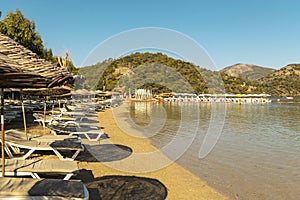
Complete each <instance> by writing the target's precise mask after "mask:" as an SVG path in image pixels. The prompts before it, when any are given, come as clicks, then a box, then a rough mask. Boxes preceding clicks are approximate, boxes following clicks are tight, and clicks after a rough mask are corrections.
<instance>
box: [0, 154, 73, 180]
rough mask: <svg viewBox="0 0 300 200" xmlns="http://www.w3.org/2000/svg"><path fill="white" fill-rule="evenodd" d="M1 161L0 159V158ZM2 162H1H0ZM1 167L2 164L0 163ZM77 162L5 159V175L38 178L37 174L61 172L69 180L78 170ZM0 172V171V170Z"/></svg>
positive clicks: (56, 173) (0, 166)
mask: <svg viewBox="0 0 300 200" xmlns="http://www.w3.org/2000/svg"><path fill="white" fill-rule="evenodd" d="M0 161H1V159H0ZM1 163H2V162H1ZM0 168H1V169H2V164H0ZM78 170H79V169H78V166H77V163H76V162H74V161H62V160H53V159H47V160H46V159H45V160H42V159H40V160H17V159H5V176H31V177H32V178H38V179H40V176H39V174H40V175H41V174H50V173H51V174H54V175H58V174H63V175H65V176H64V180H69V179H70V178H71V177H72V176H73V175H74V174H75V173H77V172H78ZM0 172H1V171H0ZM1 175H2V173H1V174H0V176H1Z"/></svg>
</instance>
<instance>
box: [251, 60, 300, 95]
mask: <svg viewBox="0 0 300 200" xmlns="http://www.w3.org/2000/svg"><path fill="white" fill-rule="evenodd" d="M257 84H258V85H261V87H262V88H264V90H265V92H266V93H269V94H272V95H274V96H300V64H290V65H287V66H285V67H283V68H281V69H280V70H276V71H274V72H273V73H271V74H269V75H267V76H266V77H263V78H261V79H259V80H258V83H257Z"/></svg>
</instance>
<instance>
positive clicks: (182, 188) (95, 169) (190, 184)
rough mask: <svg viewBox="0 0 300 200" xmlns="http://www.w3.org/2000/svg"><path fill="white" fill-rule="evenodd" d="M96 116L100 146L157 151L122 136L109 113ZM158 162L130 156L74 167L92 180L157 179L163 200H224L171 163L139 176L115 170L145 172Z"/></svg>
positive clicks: (137, 139)
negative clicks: (103, 135) (102, 136)
mask: <svg viewBox="0 0 300 200" xmlns="http://www.w3.org/2000/svg"><path fill="white" fill-rule="evenodd" d="M97 115H98V119H99V121H100V125H101V126H102V127H103V128H104V129H103V130H104V132H105V133H106V134H108V136H109V137H110V138H109V139H104V140H100V146H101V145H103V144H107V145H108V144H117V145H122V146H125V147H127V148H130V149H132V152H134V153H147V152H153V151H158V149H157V148H155V147H154V146H153V145H152V144H151V140H150V139H148V138H141V137H133V136H130V135H128V134H125V133H124V132H123V131H122V130H121V129H120V128H119V127H118V125H117V123H116V121H115V120H114V115H113V112H112V109H107V110H106V111H105V112H99V113H98V114H97ZM158 152H159V151H158ZM159 153H160V152H159ZM160 154H161V153H160ZM160 157H162V158H163V159H168V158H167V157H166V156H164V155H162V156H161V155H160ZM160 161H161V159H157V161H153V160H150V161H149V160H142V161H140V162H136V160H132V156H128V157H126V158H123V159H120V160H117V161H110V162H79V163H78V166H79V169H82V170H91V171H92V173H93V176H94V177H95V178H98V177H103V176H112V175H120V176H137V177H144V178H151V179H157V180H158V181H160V182H161V183H162V184H163V185H164V186H165V187H166V188H167V191H168V196H167V198H166V199H195V200H196V199H197V200H198V199H228V197H226V196H225V195H223V194H221V193H219V192H218V191H216V190H215V189H213V188H212V187H210V186H209V185H208V184H207V183H206V182H205V181H203V180H201V179H200V178H199V177H197V176H196V175H194V174H192V173H191V172H190V171H188V170H186V169H185V168H183V167H182V166H180V165H179V164H177V163H175V162H173V163H172V164H170V165H168V166H166V167H164V168H161V169H158V170H155V171H149V172H142V173H136V172H129V171H130V170H129V171H127V170H126V171H127V172H126V171H125V170H123V171H122V170H120V168H119V169H118V166H119V167H120V166H121V168H122V169H132V167H133V168H135V169H147V167H148V166H149V165H151V164H154V165H155V163H152V162H160ZM93 198H97V197H96V196H94V197H93V196H92V195H91V199H93Z"/></svg>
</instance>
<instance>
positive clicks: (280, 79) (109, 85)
mask: <svg viewBox="0 0 300 200" xmlns="http://www.w3.org/2000/svg"><path fill="white" fill-rule="evenodd" d="M299 66H300V65H289V66H287V67H284V68H282V69H281V70H277V71H274V72H271V73H269V74H268V75H267V76H265V77H262V78H259V79H257V80H248V79H249V77H248V78H245V77H242V76H237V75H236V76H231V75H228V74H227V73H225V72H224V71H223V70H221V71H220V72H218V71H211V70H208V69H205V68H202V67H199V66H196V65H194V64H193V63H190V62H185V61H182V60H177V59H174V58H171V57H168V56H167V55H164V54H162V53H133V54H130V55H128V56H124V57H122V58H118V59H109V60H107V61H104V62H102V63H97V64H96V65H93V66H87V67H84V68H80V70H79V74H80V75H82V76H84V77H85V82H84V83H82V84H79V85H78V87H82V88H86V89H100V90H113V89H116V88H118V89H119V90H123V91H127V90H128V88H131V89H135V88H148V89H152V90H153V92H154V93H161V92H170V91H173V92H195V93H198V94H201V93H233V94H239V93H244V94H251V93H268V94H271V95H276V96H287V95H288V96H296V95H300V94H299V91H300V87H299V85H300V83H299V80H300V77H299V74H300V72H299ZM250 67H251V65H250ZM252 67H253V68H252V69H253V70H255V69H259V71H260V72H259V74H261V73H267V71H268V72H269V71H270V70H271V71H273V70H272V69H266V70H265V69H264V68H260V67H259V68H257V66H252ZM262 71H264V72H262ZM252 74H255V72H252ZM252 77H253V76H252ZM250 79H252V78H250Z"/></svg>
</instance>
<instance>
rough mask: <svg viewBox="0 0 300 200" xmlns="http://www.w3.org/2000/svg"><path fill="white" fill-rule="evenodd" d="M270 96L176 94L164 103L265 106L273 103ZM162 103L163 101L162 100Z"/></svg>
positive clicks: (166, 98)
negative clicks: (264, 104)
mask: <svg viewBox="0 0 300 200" xmlns="http://www.w3.org/2000/svg"><path fill="white" fill-rule="evenodd" d="M269 96H270V95H268V94H200V95H196V94H188V93H174V94H173V95H172V96H169V97H165V98H163V101H164V102H200V103H201V102H202V103H238V104H263V103H271V100H270V99H269V98H268V97H269ZM160 101H162V100H161V99H160Z"/></svg>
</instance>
